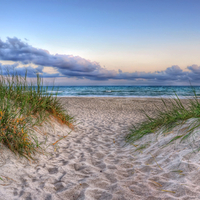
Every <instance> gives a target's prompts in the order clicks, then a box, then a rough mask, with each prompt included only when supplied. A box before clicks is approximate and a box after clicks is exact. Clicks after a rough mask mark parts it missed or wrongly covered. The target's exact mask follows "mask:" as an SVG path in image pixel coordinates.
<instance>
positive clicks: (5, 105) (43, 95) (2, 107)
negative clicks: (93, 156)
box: [0, 70, 74, 159]
mask: <svg viewBox="0 0 200 200" xmlns="http://www.w3.org/2000/svg"><path fill="white" fill-rule="evenodd" d="M36 80H37V81H36V84H34V83H32V82H29V81H27V72H26V73H25V75H24V76H20V75H18V74H17V72H15V71H14V70H13V71H12V72H9V71H8V70H7V72H6V73H5V70H4V73H3V72H2V73H1V75H0V143H2V144H4V145H6V146H7V147H8V148H9V149H10V150H11V151H13V152H14V153H17V154H19V155H22V156H25V157H26V158H28V159H29V158H32V154H34V153H35V152H36V151H38V149H39V144H38V142H37V141H38V140H37V138H36V136H35V135H34V134H33V130H34V128H36V127H38V126H41V125H42V123H43V122H44V121H47V120H49V119H51V118H55V119H56V120H58V121H59V122H60V123H62V124H66V125H67V126H69V127H70V128H73V122H74V119H73V117H71V116H70V115H68V114H67V112H66V111H65V110H64V108H63V106H62V104H61V103H60V102H59V100H58V98H57V95H55V94H52V93H51V92H50V93H47V90H48V87H45V86H43V81H42V78H41V77H40V76H39V74H37V78H36Z"/></svg>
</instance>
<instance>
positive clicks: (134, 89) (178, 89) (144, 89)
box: [47, 86, 200, 98]
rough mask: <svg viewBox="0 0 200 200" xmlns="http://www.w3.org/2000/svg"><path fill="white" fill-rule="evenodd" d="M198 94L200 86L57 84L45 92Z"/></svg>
mask: <svg viewBox="0 0 200 200" xmlns="http://www.w3.org/2000/svg"><path fill="white" fill-rule="evenodd" d="M193 89H195V91H196V94H197V96H200V86H195V87H193V88H192V87H190V86H59V87H55V88H53V87H51V86H49V87H48V90H47V93H48V94H50V93H52V94H53V95H55V94H56V93H57V96H58V97H141V98H142V97H150V98H159V97H163V98H169V97H175V93H176V94H177V95H178V96H179V97H180V98H186V97H191V96H194V92H193Z"/></svg>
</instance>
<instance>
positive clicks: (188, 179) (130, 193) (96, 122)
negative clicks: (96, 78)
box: [0, 98, 200, 200]
mask: <svg viewBox="0 0 200 200" xmlns="http://www.w3.org/2000/svg"><path fill="white" fill-rule="evenodd" d="M61 101H62V103H63V104H64V105H65V107H66V109H67V110H68V111H69V113H70V114H72V115H75V118H76V119H77V123H78V125H77V129H76V130H75V132H72V133H71V134H70V135H69V136H68V137H67V138H65V139H63V140H61V141H60V142H58V143H57V145H55V146H53V145H51V144H52V143H54V142H55V141H56V140H57V139H58V138H59V136H58V135H62V134H64V135H66V134H67V132H69V129H68V128H66V127H61V126H59V125H56V124H55V131H53V129H52V128H51V127H50V126H48V125H47V126H46V127H45V131H46V132H47V133H48V140H47V144H49V147H48V149H47V152H49V154H48V155H47V156H45V155H40V156H39V155H38V159H39V161H38V162H37V163H29V162H27V161H26V160H25V159H20V160H19V159H18V160H17V158H16V156H14V155H13V154H12V153H10V152H9V151H7V150H6V149H3V150H4V153H2V159H1V162H2V165H1V167H0V168H1V173H0V176H1V177H2V178H4V182H1V183H2V184H1V189H0V193H1V197H0V198H2V199H27V200H28V199H45V200H50V199H67V200H68V199H69V200H81V199H86V200H90V199H91V200H93V199H100V200H111V199H112V200H126V199H127V200H128V199H130V200H132V199H145V200H146V199H148V200H150V199H152V200H155V199H181V200H183V199H184V200H186V199H200V198H199V197H200V196H199V195H200V194H199V192H200V187H199V186H196V185H195V184H196V183H197V182H198V180H200V179H198V178H197V174H198V173H199V172H198V170H197V171H195V173H193V174H191V171H187V167H185V168H184V169H185V171H186V173H187V174H188V176H181V175H179V174H178V175H177V174H174V173H170V172H171V171H172V169H177V167H178V165H180V162H179V160H180V159H182V157H184V156H186V155H187V152H186V153H185V154H184V153H183V154H181V156H182V157H181V158H179V157H180V156H179V154H178V153H175V150H174V148H173V149H172V148H171V147H170V148H168V151H167V152H166V151H164V150H160V148H159V146H160V145H161V143H163V141H164V142H165V143H166V141H169V139H170V136H169V137H167V138H164V139H163V138H162V137H161V138H160V139H158V140H156V141H154V142H153V143H152V144H150V145H149V146H148V147H147V148H146V149H144V150H142V151H143V152H142V151H136V152H135V149H136V148H135V147H134V146H132V145H128V146H125V147H124V136H125V134H126V133H127V132H128V128H129V127H130V125H131V124H132V123H136V122H139V121H141V120H142V115H141V112H140V109H141V108H144V109H145V110H147V111H148V112H149V113H153V103H156V104H159V103H160V101H159V100H158V99H139V100H138V99H132V98H61ZM45 137H46V136H44V135H41V136H40V141H44V140H45ZM153 138H155V137H154V136H152V135H150V136H148V137H147V138H144V139H143V140H141V141H139V143H138V144H146V143H147V142H148V141H153V140H154V139H153ZM55 147H56V148H55ZM181 147H182V146H181ZM181 147H180V148H181ZM180 148H179V149H178V150H179V151H177V152H180V151H182V150H183V149H184V148H189V147H188V146H187V145H185V146H184V145H183V148H182V149H180ZM176 150H177V149H176ZM145 151H146V152H147V153H145ZM170 156H171V157H170ZM155 160H156V161H155ZM173 161H176V162H173ZM195 162H196V160H195ZM176 165H177V166H176ZM195 165H196V166H195V167H197V168H198V166H200V165H199V164H198V163H197V164H196V163H195ZM192 167H194V166H193V165H192ZM194 177H196V178H195V181H194V183H193V178H194ZM198 177H199V176H198ZM11 178H12V180H11ZM199 178H200V177H199ZM3 184H4V185H3ZM159 184H160V185H159ZM181 184H182V185H181ZM184 184H185V185H184ZM180 185H181V186H180ZM188 185H189V186H188Z"/></svg>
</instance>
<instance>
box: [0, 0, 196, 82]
mask: <svg viewBox="0 0 200 200" xmlns="http://www.w3.org/2000/svg"><path fill="white" fill-rule="evenodd" d="M199 8H200V1H199V0H28V1H27V0H17V1H16V0H0V66H1V67H2V68H9V69H14V70H16V71H17V72H18V73H19V74H21V75H23V74H24V73H25V71H26V70H28V76H29V77H30V78H31V77H35V75H36V73H39V74H40V75H41V76H42V77H43V78H44V80H45V81H46V83H48V84H50V83H51V82H52V81H54V84H56V85H170V86H171V85H189V84H190V83H192V84H193V85H200V56H199V55H200V23H199V21H200V13H199Z"/></svg>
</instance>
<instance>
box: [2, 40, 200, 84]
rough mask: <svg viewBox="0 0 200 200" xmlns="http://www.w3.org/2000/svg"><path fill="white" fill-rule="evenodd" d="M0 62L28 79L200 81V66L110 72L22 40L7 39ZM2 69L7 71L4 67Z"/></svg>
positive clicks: (74, 57)
mask: <svg viewBox="0 0 200 200" xmlns="http://www.w3.org/2000/svg"><path fill="white" fill-rule="evenodd" d="M0 60H6V61H15V62H17V63H16V64H13V65H7V67H9V68H16V70H17V72H18V73H19V74H21V75H24V72H25V70H26V69H27V70H28V76H29V77H34V76H35V74H36V72H39V73H40V74H41V75H42V76H43V77H76V78H79V79H89V80H98V81H105V80H129V81H137V80H139V82H141V81H144V82H149V83H152V84H154V83H156V84H157V83H160V84H165V83H178V82H180V83H183V82H185V83H186V82H187V83H189V82H190V81H191V82H197V81H200V66H197V65H192V66H188V67H187V69H188V71H183V70H182V69H181V68H180V67H179V66H177V65H174V66H172V67H169V68H167V69H166V70H164V71H155V72H153V73H150V72H149V73H147V72H133V73H128V72H123V71H122V70H121V69H119V70H118V71H114V70H107V69H105V68H103V67H101V66H100V65H99V63H97V62H91V61H89V60H86V59H84V58H81V57H79V56H71V55H61V54H55V55H52V54H50V53H49V52H48V51H47V50H43V49H38V48H35V47H32V46H31V45H29V44H27V43H25V42H22V41H21V40H20V39H18V38H7V41H6V42H3V41H2V40H0ZM18 63H21V64H26V65H27V64H31V63H33V64H35V65H37V66H38V67H37V68H36V69H35V68H32V67H31V66H29V67H23V68H21V67H20V68H17V66H18ZM0 66H1V67H5V65H4V66H3V65H2V64H0ZM44 66H49V67H53V68H54V69H56V71H57V72H58V73H56V74H48V73H45V72H43V68H44Z"/></svg>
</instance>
